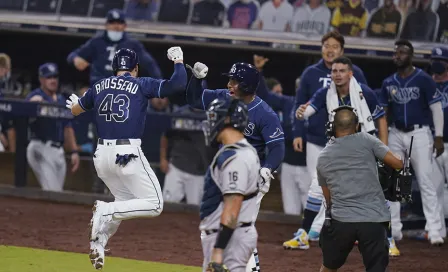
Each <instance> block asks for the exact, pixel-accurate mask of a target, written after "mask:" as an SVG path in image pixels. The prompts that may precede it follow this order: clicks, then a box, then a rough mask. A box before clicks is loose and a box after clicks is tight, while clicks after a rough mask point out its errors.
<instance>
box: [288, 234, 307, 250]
mask: <svg viewBox="0 0 448 272" xmlns="http://www.w3.org/2000/svg"><path fill="white" fill-rule="evenodd" d="M283 248H284V249H303V250H306V249H309V248H310V242H309V239H308V234H307V233H306V231H305V230H304V229H298V230H297V232H296V233H294V238H293V239H291V240H289V241H286V242H284V243H283Z"/></svg>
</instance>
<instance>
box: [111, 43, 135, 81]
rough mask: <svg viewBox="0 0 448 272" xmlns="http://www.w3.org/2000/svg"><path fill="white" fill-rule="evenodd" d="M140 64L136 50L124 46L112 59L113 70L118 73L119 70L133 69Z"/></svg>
mask: <svg viewBox="0 0 448 272" xmlns="http://www.w3.org/2000/svg"><path fill="white" fill-rule="evenodd" d="M137 65H138V56H137V53H135V51H134V50H131V49H128V48H123V49H120V50H118V51H117V53H115V56H114V59H113V60H112V70H113V71H114V74H115V75H116V74H117V72H118V71H132V70H134V68H135V67H136V66H137Z"/></svg>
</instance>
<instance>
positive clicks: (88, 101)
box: [78, 89, 95, 111]
mask: <svg viewBox="0 0 448 272" xmlns="http://www.w3.org/2000/svg"><path fill="white" fill-rule="evenodd" d="M78 104H79V106H81V108H82V109H83V110H85V111H88V110H91V109H93V107H94V106H95V94H94V91H93V90H92V89H88V90H87V92H85V93H84V95H83V96H82V97H81V98H79V99H78Z"/></svg>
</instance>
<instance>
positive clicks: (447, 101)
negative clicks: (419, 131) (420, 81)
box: [436, 81, 448, 143]
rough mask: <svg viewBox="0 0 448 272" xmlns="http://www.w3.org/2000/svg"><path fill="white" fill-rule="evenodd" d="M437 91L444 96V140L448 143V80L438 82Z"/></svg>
mask: <svg viewBox="0 0 448 272" xmlns="http://www.w3.org/2000/svg"><path fill="white" fill-rule="evenodd" d="M436 84H437V91H438V92H439V94H440V96H441V97H442V108H443V120H445V122H443V141H444V142H446V143H448V81H445V82H443V83H436Z"/></svg>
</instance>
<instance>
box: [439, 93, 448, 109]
mask: <svg viewBox="0 0 448 272" xmlns="http://www.w3.org/2000/svg"><path fill="white" fill-rule="evenodd" d="M437 93H439V95H440V96H441V97H442V108H444V109H445V108H446V107H448V93H445V92H442V91H440V90H439V89H437Z"/></svg>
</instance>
